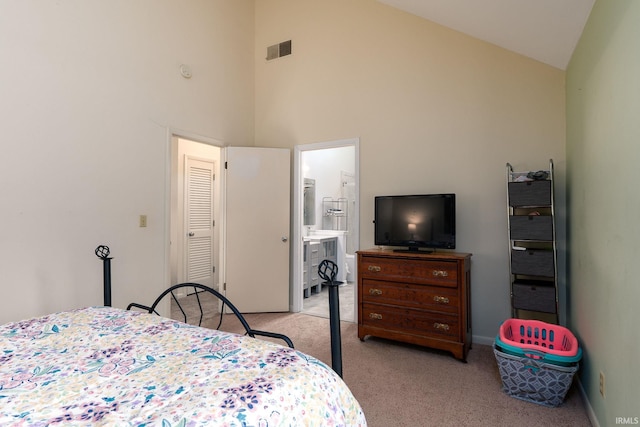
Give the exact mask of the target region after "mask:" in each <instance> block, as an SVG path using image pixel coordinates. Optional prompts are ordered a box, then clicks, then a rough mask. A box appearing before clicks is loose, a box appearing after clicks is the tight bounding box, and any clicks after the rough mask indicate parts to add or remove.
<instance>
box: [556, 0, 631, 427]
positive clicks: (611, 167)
mask: <svg viewBox="0 0 640 427" xmlns="http://www.w3.org/2000/svg"><path fill="white" fill-rule="evenodd" d="M639 21H640V2H637V1H635V0H620V1H615V2H611V1H601V0H598V1H597V2H596V3H595V5H594V7H593V10H592V12H591V16H590V17H589V21H588V22H587V25H586V26H585V30H584V33H583V36H582V38H581V40H580V42H579V44H578V47H577V49H576V51H575V53H574V55H573V58H572V59H571V63H570V64H569V68H568V70H567V152H568V155H569V162H568V165H569V168H568V169H569V174H568V180H569V186H568V188H569V191H568V199H569V201H570V203H569V214H570V218H571V221H570V222H569V230H570V232H569V236H570V244H569V249H570V250H569V261H570V262H569V265H570V268H569V271H570V276H569V280H568V282H569V284H570V286H569V296H570V301H569V307H570V326H571V328H572V330H573V331H574V332H575V333H576V335H577V337H578V340H579V341H580V343H581V345H582V347H583V350H584V357H583V363H582V365H583V366H582V369H581V372H580V380H581V384H582V385H583V387H584V390H585V391H586V394H587V396H588V398H589V401H590V404H591V407H592V408H593V410H594V412H595V415H596V417H597V422H598V423H599V425H601V426H613V425H617V424H626V423H630V424H638V422H639V421H638V420H639V418H640V409H639V408H638V402H640V384H639V380H640V365H638V361H639V360H640V342H639V341H638V336H640V334H639V333H638V326H639V325H640V310H638V301H640V286H639V284H638V272H637V271H636V265H637V263H638V259H640V245H639V244H638V242H639V240H640V215H639V212H640V197H639V195H640V192H639V191H638V185H637V169H638V164H640V144H639V141H640V127H639V126H638V111H640V85H639V84H638V81H639V80H638V76H639V75H640V50H639V49H638V40H639V39H640V26H638V22H639ZM600 372H603V373H604V375H605V396H604V397H603V396H601V395H600V391H599V384H600V378H599V377H600ZM634 417H635V418H634ZM616 418H622V419H624V420H627V421H630V422H624V421H616Z"/></svg>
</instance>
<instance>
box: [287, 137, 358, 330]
mask: <svg viewBox="0 0 640 427" xmlns="http://www.w3.org/2000/svg"><path fill="white" fill-rule="evenodd" d="M341 147H354V150H355V156H354V157H355V165H354V166H355V177H356V182H355V193H356V194H355V213H354V215H353V218H354V224H353V225H354V227H353V228H354V236H353V241H354V252H355V251H357V250H358V249H359V247H360V138H349V139H340V140H336V141H326V142H317V143H312V144H302V145H296V146H295V147H294V154H293V209H292V218H293V230H292V233H291V235H292V236H293V244H292V251H293V257H292V261H293V266H292V275H291V288H292V289H291V307H290V309H291V311H292V312H294V313H298V312H300V311H302V306H303V291H302V259H303V254H302V250H303V241H302V239H303V235H302V222H303V221H302V216H303V197H302V190H303V180H304V176H303V171H302V153H303V152H305V151H315V150H324V149H328V148H341ZM353 288H354V299H353V300H354V316H353V318H354V319H355V317H356V316H355V307H356V306H357V303H358V298H357V289H358V287H357V286H354V287H353Z"/></svg>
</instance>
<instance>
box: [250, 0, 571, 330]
mask: <svg viewBox="0 0 640 427" xmlns="http://www.w3.org/2000/svg"><path fill="white" fill-rule="evenodd" d="M285 40H292V54H291V55H289V56H285V57H282V58H279V59H276V60H273V61H266V60H265V59H264V58H265V55H266V48H267V46H269V45H272V44H275V43H279V42H282V41H285ZM255 61H256V109H255V116H256V129H255V133H256V142H257V144H258V145H267V146H274V147H293V146H295V145H296V144H307V143H314V142H317V141H329V140H337V139H343V138H347V137H359V138H360V153H359V154H360V163H359V164H360V177H359V178H360V224H361V228H360V245H359V247H360V248H362V249H366V248H369V247H372V246H373V224H372V221H373V199H374V196H376V195H381V194H411V193H414V194H418V193H445V192H452V193H456V194H457V215H458V218H457V219H458V222H457V233H458V236H457V237H458V240H457V250H458V251H461V252H471V253H473V258H472V284H471V288H472V309H473V334H474V335H475V336H480V337H484V338H485V339H486V340H487V341H488V342H490V340H491V339H492V338H493V337H495V334H496V332H497V330H498V326H499V324H500V323H501V322H502V321H503V320H504V319H505V318H507V317H509V315H510V303H509V279H508V265H507V259H508V252H507V248H508V244H507V224H506V215H507V214H506V183H505V175H506V172H505V165H506V163H507V162H510V163H511V164H513V165H514V167H515V168H516V169H518V170H523V169H534V170H538V169H542V168H545V167H547V166H548V161H549V159H551V158H552V159H554V162H555V165H556V172H557V178H558V181H557V184H558V185H557V187H556V189H557V190H558V193H557V196H558V197H557V200H556V201H557V206H558V208H559V211H560V212H559V213H560V215H561V218H564V216H563V214H564V211H565V200H564V184H565V181H564V177H565V175H566V173H565V170H566V161H565V101H564V75H565V74H564V72H563V71H561V70H558V69H555V68H553V67H550V66H548V65H544V64H542V63H539V62H536V61H534V60H531V59H528V58H525V57H523V56H520V55H517V54H515V53H512V52H509V51H506V50H504V49H501V48H498V47H496V46H493V45H490V44H488V43H484V42H482V41H479V40H476V39H473V38H471V37H468V36H466V35H463V34H461V33H457V32H455V31H453V30H450V29H447V28H444V27H441V26H438V25H436V24H434V23H431V22H429V21H426V20H424V19H420V18H418V17H416V16H413V15H410V14H408V13H404V12H401V11H398V10H396V9H393V8H391V7H389V6H386V5H383V4H381V3H379V2H377V1H375V0H350V1H343V0H323V1H300V0H261V1H259V2H256V52H255ZM559 228H560V230H559V237H560V238H561V239H564V223H563V222H561V223H559ZM561 244H563V242H561ZM562 256H564V254H562ZM561 273H562V274H563V275H564V271H562V272H561Z"/></svg>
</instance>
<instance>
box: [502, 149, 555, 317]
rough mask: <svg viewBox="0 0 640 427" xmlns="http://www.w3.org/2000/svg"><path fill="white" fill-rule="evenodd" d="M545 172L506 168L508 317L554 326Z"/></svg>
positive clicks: (551, 221) (549, 181)
mask: <svg viewBox="0 0 640 427" xmlns="http://www.w3.org/2000/svg"><path fill="white" fill-rule="evenodd" d="M553 179H554V178H553V160H549V168H548V169H546V170H539V171H524V172H516V171H514V170H513V167H512V166H511V165H510V164H509V163H507V216H508V221H507V224H508V234H509V277H510V292H511V311H512V316H513V317H515V318H526V319H538V320H544V321H551V322H553V323H558V321H559V313H558V306H559V305H558V265H557V249H556V226H555V211H554V194H553Z"/></svg>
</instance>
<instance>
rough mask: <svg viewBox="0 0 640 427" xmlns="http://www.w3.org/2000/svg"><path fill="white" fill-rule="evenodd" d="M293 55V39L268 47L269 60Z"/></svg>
mask: <svg viewBox="0 0 640 427" xmlns="http://www.w3.org/2000/svg"><path fill="white" fill-rule="evenodd" d="M287 55H291V40H287V41H286V42H282V43H278V44H274V45H271V46H269V47H267V61H271V60H272V59H276V58H280V57H281V56H287Z"/></svg>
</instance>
